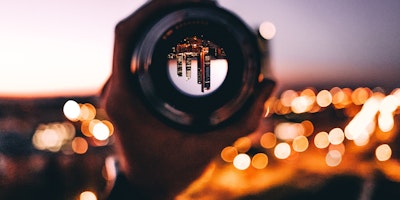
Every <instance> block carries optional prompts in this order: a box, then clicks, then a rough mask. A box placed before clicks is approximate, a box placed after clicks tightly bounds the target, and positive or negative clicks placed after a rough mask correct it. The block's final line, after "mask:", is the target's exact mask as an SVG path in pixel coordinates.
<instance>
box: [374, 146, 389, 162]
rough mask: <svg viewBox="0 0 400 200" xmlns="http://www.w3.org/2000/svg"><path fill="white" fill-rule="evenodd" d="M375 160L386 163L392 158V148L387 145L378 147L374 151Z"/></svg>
mask: <svg viewBox="0 0 400 200" xmlns="http://www.w3.org/2000/svg"><path fill="white" fill-rule="evenodd" d="M375 156H376V159H378V160H379V161H387V160H389V159H390V158H391V157H392V148H390V146H389V145H388V144H382V145H379V146H378V147H377V148H376V150H375Z"/></svg>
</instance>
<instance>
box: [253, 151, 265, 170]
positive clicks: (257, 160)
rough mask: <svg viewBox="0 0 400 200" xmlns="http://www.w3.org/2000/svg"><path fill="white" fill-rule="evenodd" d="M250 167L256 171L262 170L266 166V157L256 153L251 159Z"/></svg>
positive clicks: (263, 154)
mask: <svg viewBox="0 0 400 200" xmlns="http://www.w3.org/2000/svg"><path fill="white" fill-rule="evenodd" d="M251 165H252V166H253V167H254V168H256V169H264V168H265V167H267V165H268V156H267V155H266V154H265V153H257V154H256V155H254V156H253V158H252V159H251Z"/></svg>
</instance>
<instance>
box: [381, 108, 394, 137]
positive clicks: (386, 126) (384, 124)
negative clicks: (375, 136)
mask: <svg viewBox="0 0 400 200" xmlns="http://www.w3.org/2000/svg"><path fill="white" fill-rule="evenodd" d="M378 126H379V129H381V131H383V132H389V131H391V130H392V129H393V127H394V118H393V115H392V114H391V113H384V112H382V113H380V114H379V117H378Z"/></svg>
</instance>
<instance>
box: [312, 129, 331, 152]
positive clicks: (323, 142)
mask: <svg viewBox="0 0 400 200" xmlns="http://www.w3.org/2000/svg"><path fill="white" fill-rule="evenodd" d="M314 145H315V146H316V147H317V148H319V149H323V148H326V147H328V146H329V138H328V133H327V132H324V131H323V132H319V133H317V134H316V135H315V137H314Z"/></svg>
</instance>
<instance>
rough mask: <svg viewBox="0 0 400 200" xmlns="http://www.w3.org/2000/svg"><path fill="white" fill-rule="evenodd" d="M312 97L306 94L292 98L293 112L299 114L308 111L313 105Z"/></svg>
mask: <svg viewBox="0 0 400 200" xmlns="http://www.w3.org/2000/svg"><path fill="white" fill-rule="evenodd" d="M313 103H314V101H313V99H312V98H310V97H307V96H299V97H296V98H294V99H293V101H292V104H291V105H290V106H291V109H292V111H293V112H294V113H297V114H300V113H305V112H307V111H309V110H310V109H311V108H312V106H313Z"/></svg>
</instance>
